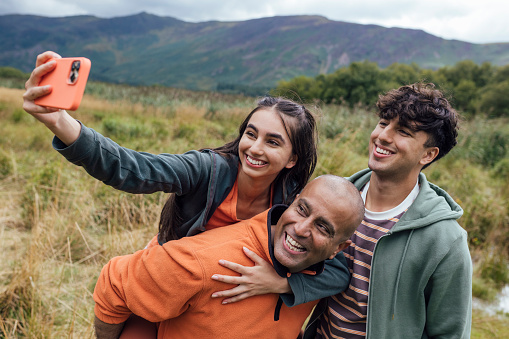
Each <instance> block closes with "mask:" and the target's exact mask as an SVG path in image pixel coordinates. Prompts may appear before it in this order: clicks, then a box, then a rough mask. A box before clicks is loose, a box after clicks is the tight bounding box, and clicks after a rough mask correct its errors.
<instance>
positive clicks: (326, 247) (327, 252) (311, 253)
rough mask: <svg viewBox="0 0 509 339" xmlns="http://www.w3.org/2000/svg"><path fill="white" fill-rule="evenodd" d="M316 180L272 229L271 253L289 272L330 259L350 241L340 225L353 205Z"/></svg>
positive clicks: (346, 219) (348, 218)
mask: <svg viewBox="0 0 509 339" xmlns="http://www.w3.org/2000/svg"><path fill="white" fill-rule="evenodd" d="M319 180H320V178H318V179H315V180H313V181H312V182H310V183H309V184H308V185H307V186H306V187H305V188H304V190H303V191H302V193H301V194H300V195H299V196H298V197H297V198H296V199H295V201H294V202H293V204H292V205H290V207H288V209H287V210H286V211H285V212H284V213H283V215H282V216H281V218H280V219H279V221H278V223H277V225H276V227H275V230H274V234H273V235H274V237H273V243H274V256H275V257H276V259H277V260H278V261H279V262H280V263H281V264H283V265H284V266H286V267H287V268H288V269H289V271H290V272H292V273H293V272H300V271H302V270H304V269H306V268H307V267H309V266H311V265H313V264H316V263H318V262H320V261H323V260H325V259H327V258H333V257H334V256H335V255H336V254H337V253H338V252H339V251H341V250H343V249H344V248H346V247H347V246H348V245H349V244H350V240H346V241H345V240H344V237H345V235H344V233H345V231H344V226H343V225H344V224H345V223H347V222H351V220H352V219H351V216H352V214H353V213H352V208H351V206H350V204H349V203H347V202H345V203H342V201H338V199H337V195H336V194H334V192H332V191H331V190H330V189H328V188H324V186H323V185H321V184H320V183H319ZM342 239H343V240H342Z"/></svg>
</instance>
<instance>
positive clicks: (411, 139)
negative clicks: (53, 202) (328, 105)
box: [304, 84, 472, 339]
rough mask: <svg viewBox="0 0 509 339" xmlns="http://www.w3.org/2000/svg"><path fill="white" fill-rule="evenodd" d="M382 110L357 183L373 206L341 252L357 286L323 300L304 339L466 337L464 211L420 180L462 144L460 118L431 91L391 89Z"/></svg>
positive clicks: (468, 297)
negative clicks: (425, 170) (425, 171)
mask: <svg viewBox="0 0 509 339" xmlns="http://www.w3.org/2000/svg"><path fill="white" fill-rule="evenodd" d="M377 107H378V110H379V111H378V116H379V118H380V120H379V122H378V125H377V126H376V127H375V129H374V130H373V132H372V134H371V137H370V141H369V163H368V165H369V169H366V170H363V171H361V172H359V173H356V174H354V175H353V176H352V177H351V178H350V180H351V181H352V182H353V183H354V184H355V186H356V187H357V188H358V189H359V190H361V194H362V197H363V200H364V202H365V208H366V212H365V217H364V220H363V221H362V223H361V225H360V226H359V227H358V229H357V230H356V232H355V234H354V235H353V236H352V237H351V240H352V244H351V246H350V247H348V248H347V249H346V250H345V251H344V253H345V257H346V258H347V261H348V265H349V268H350V271H351V273H352V279H351V281H350V286H349V288H348V289H347V290H346V291H345V292H343V293H340V294H338V295H336V296H333V297H329V298H326V299H323V300H322V301H320V304H319V305H318V306H317V308H316V310H315V312H314V313H313V317H312V320H311V321H310V322H309V324H308V328H307V329H306V331H305V334H304V338H391V339H394V338H405V339H409V338H469V337H470V327H471V311H472V307H471V305H472V263H471V258H470V254H469V250H468V245H467V234H466V232H465V230H463V229H462V228H461V227H460V226H459V225H458V223H457V222H456V219H458V218H459V217H460V216H461V215H462V214H463V210H462V209H461V207H460V206H459V205H458V204H456V203H455V202H454V200H453V199H452V198H451V197H450V196H449V195H448V194H447V193H446V192H445V191H444V190H442V189H441V188H439V187H437V186H435V185H433V184H431V183H429V182H428V181H427V180H426V177H425V176H424V174H422V173H421V170H422V169H423V168H425V167H427V166H429V165H430V164H431V163H432V162H433V161H436V160H438V159H439V158H441V157H443V156H444V155H446V154H447V153H448V152H449V151H450V150H451V149H452V148H453V147H454V146H455V145H456V137H457V123H458V116H457V113H456V111H455V110H454V109H453V108H452V107H451V106H450V104H449V102H448V101H447V100H446V99H445V98H444V96H443V94H442V93H441V92H440V91H438V90H436V89H434V86H433V85H432V84H413V85H409V86H403V87H400V88H399V89H397V90H392V91H389V92H388V93H387V94H386V95H383V96H380V98H379V101H378V102H377Z"/></svg>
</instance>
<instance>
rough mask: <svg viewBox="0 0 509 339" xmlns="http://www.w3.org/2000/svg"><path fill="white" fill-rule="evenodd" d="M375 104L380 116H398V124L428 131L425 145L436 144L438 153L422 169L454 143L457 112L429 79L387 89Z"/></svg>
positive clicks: (455, 142) (434, 145) (446, 151)
mask: <svg viewBox="0 0 509 339" xmlns="http://www.w3.org/2000/svg"><path fill="white" fill-rule="evenodd" d="M376 106H377V107H378V112H377V115H378V117H379V118H380V119H386V120H392V119H394V118H398V120H399V124H400V125H402V126H406V127H408V128H411V129H413V130H414V131H424V132H426V133H428V135H429V138H428V140H427V141H426V144H424V146H425V147H438V149H439V153H438V155H437V157H436V158H435V159H433V161H432V162H430V163H429V164H426V165H425V166H424V167H423V169H424V168H426V167H428V166H429V165H431V163H433V162H434V161H437V160H438V159H440V158H442V157H443V156H445V155H446V154H447V153H449V151H450V150H451V149H452V148H453V147H454V146H456V144H457V140H456V138H457V137H458V128H459V125H458V123H459V114H458V112H456V110H455V109H454V108H452V106H451V104H450V103H449V101H448V100H447V99H446V98H445V96H444V93H442V91H440V90H438V89H436V88H435V85H434V84H432V83H422V82H418V83H415V84H411V85H406V86H401V87H400V88H398V89H393V90H390V91H389V92H387V93H385V94H383V95H380V96H379V98H378V101H377V103H376Z"/></svg>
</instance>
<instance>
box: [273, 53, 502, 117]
mask: <svg viewBox="0 0 509 339" xmlns="http://www.w3.org/2000/svg"><path fill="white" fill-rule="evenodd" d="M418 81H423V82H432V83H434V84H435V85H437V87H438V88H439V89H441V90H443V91H445V92H446V93H447V94H448V95H449V97H450V99H451V102H452V104H453V107H455V108H456V109H457V110H459V111H461V112H462V113H463V114H464V115H465V116H466V117H472V116H475V115H485V116H487V117H493V118H495V117H509V65H505V66H495V65H492V64H491V63H489V62H485V63H483V64H481V65H478V64H476V63H474V62H473V61H471V60H463V61H460V62H458V63H456V64H455V65H454V66H445V67H442V68H439V69H437V70H430V69H423V68H420V67H419V66H418V65H417V64H415V63H412V64H400V63H394V64H392V65H390V66H389V67H387V68H384V69H382V68H380V67H378V65H377V64H376V63H374V62H370V61H362V62H353V63H351V64H350V65H349V66H348V67H344V68H340V69H338V70H336V71H335V72H334V73H330V74H320V75H317V76H315V77H306V76H298V77H296V78H293V79H291V80H288V81H284V80H283V81H280V82H279V83H278V86H277V89H276V91H278V92H281V91H288V90H291V91H293V92H295V93H296V94H297V95H298V96H299V97H300V98H301V100H303V101H313V100H319V101H322V102H324V103H326V104H335V103H336V104H348V105H350V106H354V105H358V104H362V105H368V106H369V105H373V104H374V103H375V102H376V100H377V99H378V95H379V94H380V93H383V92H385V91H387V90H390V89H392V88H397V87H399V86H401V85H406V84H411V83H414V82H418Z"/></svg>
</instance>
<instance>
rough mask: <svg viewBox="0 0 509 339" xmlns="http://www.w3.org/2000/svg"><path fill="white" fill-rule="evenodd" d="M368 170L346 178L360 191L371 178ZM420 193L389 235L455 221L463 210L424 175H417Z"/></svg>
mask: <svg viewBox="0 0 509 339" xmlns="http://www.w3.org/2000/svg"><path fill="white" fill-rule="evenodd" d="M371 173H372V171H371V170H370V169H365V170H362V171H360V172H358V173H356V174H354V175H352V176H351V177H349V178H347V179H348V180H350V181H351V182H353V183H354V185H355V186H356V187H357V188H358V189H359V190H360V189H362V187H364V185H366V183H367V182H368V181H369V180H370V178H371ZM419 185H420V191H419V194H418V195H417V198H416V199H415V201H414V202H413V203H412V205H411V206H410V207H409V208H408V210H407V211H406V212H405V214H403V216H402V217H401V219H400V220H399V221H398V222H397V223H396V225H394V227H393V228H392V230H391V231H390V232H389V233H395V232H400V231H406V230H411V229H417V228H421V227H426V226H428V225H432V224H435V223H437V222H439V221H442V220H457V219H459V218H460V217H461V216H462V215H463V209H462V208H461V207H460V206H459V205H458V204H457V203H456V202H455V201H454V199H453V198H452V197H451V196H450V195H449V194H448V193H447V192H446V191H444V190H443V189H441V188H440V187H438V186H436V185H434V184H432V183H430V182H428V180H426V176H425V175H424V173H422V172H421V173H419Z"/></svg>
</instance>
